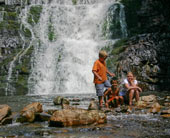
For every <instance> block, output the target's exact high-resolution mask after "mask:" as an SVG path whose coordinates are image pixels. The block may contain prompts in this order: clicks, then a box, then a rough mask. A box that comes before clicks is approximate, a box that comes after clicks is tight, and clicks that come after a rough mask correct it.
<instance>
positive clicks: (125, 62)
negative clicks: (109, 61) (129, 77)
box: [110, 0, 170, 90]
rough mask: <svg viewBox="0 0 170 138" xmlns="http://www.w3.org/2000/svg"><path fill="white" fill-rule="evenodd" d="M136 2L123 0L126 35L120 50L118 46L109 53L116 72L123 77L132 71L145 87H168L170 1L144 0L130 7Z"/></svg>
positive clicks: (157, 88)
mask: <svg viewBox="0 0 170 138" xmlns="http://www.w3.org/2000/svg"><path fill="white" fill-rule="evenodd" d="M135 2H136V1H133V0H131V1H128V0H122V3H124V4H125V10H126V11H125V12H126V20H127V27H128V34H129V38H128V39H127V40H124V41H123V43H121V44H120V45H119V53H118V52H117V51H116V50H117V49H118V48H117V46H116V47H115V46H114V47H115V48H114V49H113V50H112V51H111V53H110V55H111V57H112V58H113V59H114V58H115V59H114V60H115V61H114V65H115V66H116V67H117V74H118V76H119V77H120V78H124V77H126V73H127V72H128V71H132V72H133V73H134V75H135V76H136V77H137V80H139V82H140V85H141V87H142V88H143V89H144V90H170V85H169V84H170V79H169V78H170V62H169V61H170V49H169V46H170V41H169V38H170V25H169V21H170V10H169V9H170V4H169V2H168V0H149V1H148V0H144V1H142V2H139V1H137V2H138V6H135V7H134V8H133V7H132V5H135V4H136V3H135ZM129 6H131V8H132V9H127V8H129ZM136 7H138V8H139V9H136ZM132 13H133V14H134V15H133V16H134V18H136V20H135V21H133V20H131V18H132ZM128 17H129V18H128ZM132 24H133V26H132ZM118 43H120V41H119V42H118Z"/></svg>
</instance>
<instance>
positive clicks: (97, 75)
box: [92, 70, 102, 81]
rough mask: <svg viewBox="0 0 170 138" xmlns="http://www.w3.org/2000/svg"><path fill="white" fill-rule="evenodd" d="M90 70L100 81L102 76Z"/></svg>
mask: <svg viewBox="0 0 170 138" xmlns="http://www.w3.org/2000/svg"><path fill="white" fill-rule="evenodd" d="M92 72H93V74H94V75H95V76H96V77H97V78H98V79H99V80H100V81H102V78H101V77H100V76H99V74H98V73H97V72H96V71H94V70H93V71H92Z"/></svg>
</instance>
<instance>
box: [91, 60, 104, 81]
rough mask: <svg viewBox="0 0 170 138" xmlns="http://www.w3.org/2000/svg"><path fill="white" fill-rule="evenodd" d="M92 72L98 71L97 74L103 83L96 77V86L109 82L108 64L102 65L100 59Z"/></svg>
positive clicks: (95, 63)
mask: <svg viewBox="0 0 170 138" xmlns="http://www.w3.org/2000/svg"><path fill="white" fill-rule="evenodd" d="M92 71H96V72H97V74H98V75H99V76H100V77H101V78H102V81H100V80H99V79H98V78H97V77H96V76H95V75H94V83H95V84H101V83H103V82H104V81H106V80H107V67H106V63H105V62H104V63H102V62H101V61H100V60H99V59H98V60H96V61H95V62H94V65H93V69H92Z"/></svg>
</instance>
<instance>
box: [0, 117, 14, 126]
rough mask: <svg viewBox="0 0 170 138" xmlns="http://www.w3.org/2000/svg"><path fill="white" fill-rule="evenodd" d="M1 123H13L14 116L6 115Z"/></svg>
mask: <svg viewBox="0 0 170 138" xmlns="http://www.w3.org/2000/svg"><path fill="white" fill-rule="evenodd" d="M0 124H1V125H6V124H12V117H6V118H4V119H3V120H2V121H1V123H0Z"/></svg>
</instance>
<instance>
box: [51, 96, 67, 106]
mask: <svg viewBox="0 0 170 138" xmlns="http://www.w3.org/2000/svg"><path fill="white" fill-rule="evenodd" d="M53 103H54V105H62V104H69V103H70V102H69V100H67V99H65V98H64V97H62V96H57V97H56V98H54V100H53Z"/></svg>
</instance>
